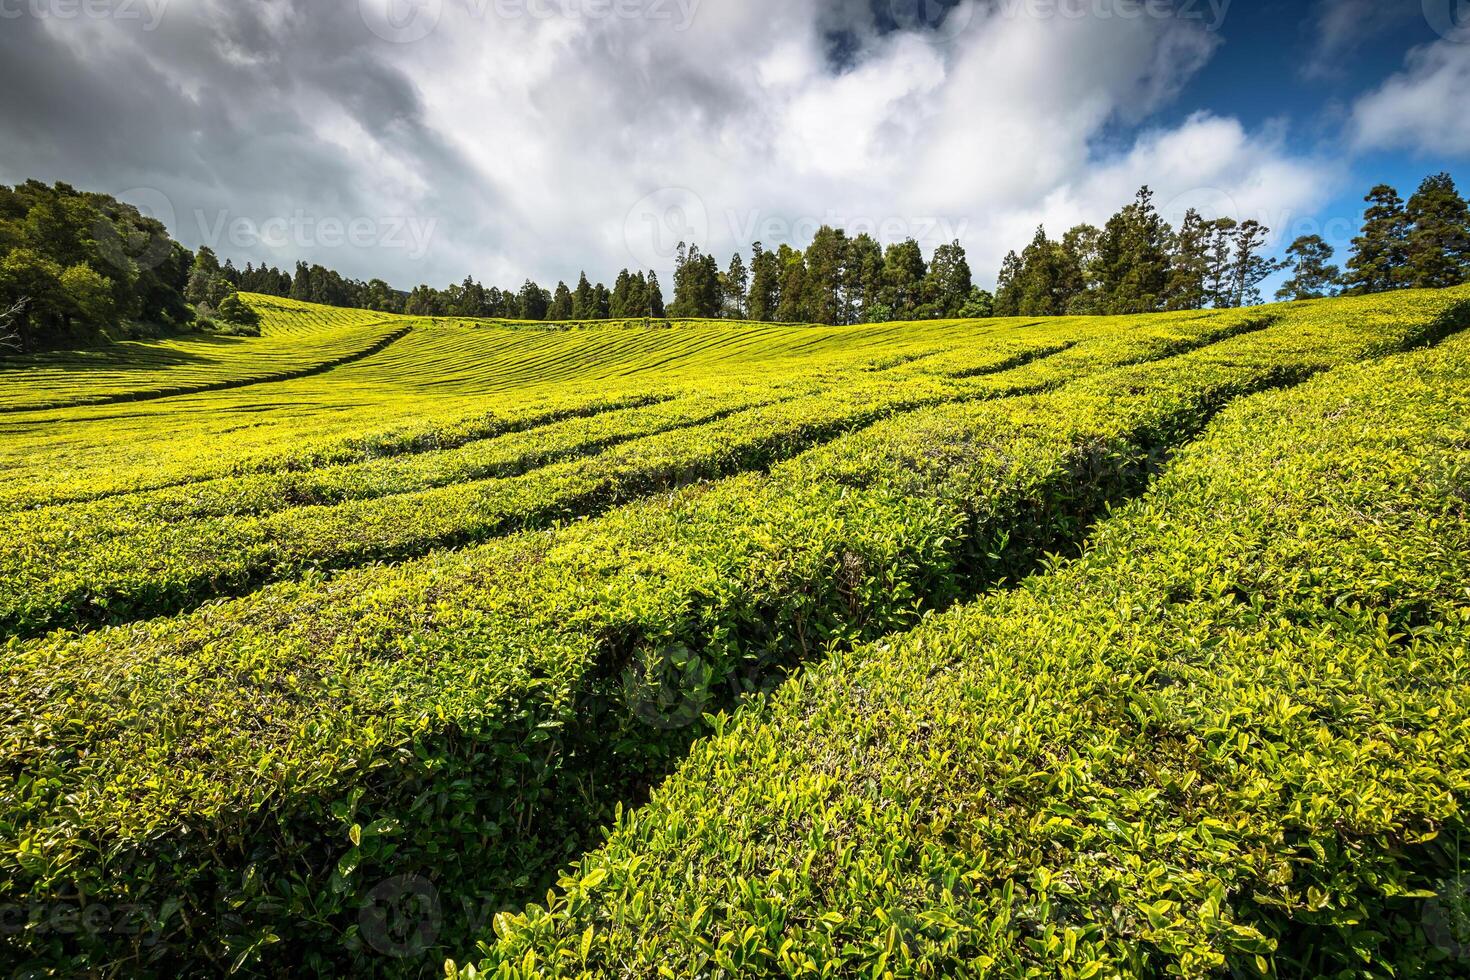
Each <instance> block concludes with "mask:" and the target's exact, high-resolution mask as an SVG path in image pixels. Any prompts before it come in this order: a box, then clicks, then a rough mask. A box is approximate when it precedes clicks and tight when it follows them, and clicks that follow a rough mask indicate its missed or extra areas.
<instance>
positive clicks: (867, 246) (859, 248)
mask: <svg viewBox="0 0 1470 980" xmlns="http://www.w3.org/2000/svg"><path fill="white" fill-rule="evenodd" d="M844 291H845V292H846V294H847V302H848V319H849V321H851V322H861V323H871V322H873V311H875V310H878V309H879V308H880V307H881V306H882V303H883V246H882V245H879V244H878V240H877V239H876V238H874V237H873V236H872V235H869V234H868V233H867V232H863V233H862V234H860V235H858V236H857V237H855V238H853V239H852V240H851V241H850V242H848V244H847V282H846V285H845V287H844Z"/></svg>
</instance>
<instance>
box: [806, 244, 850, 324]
mask: <svg viewBox="0 0 1470 980" xmlns="http://www.w3.org/2000/svg"><path fill="white" fill-rule="evenodd" d="M847 244H848V243H847V234H846V233H845V232H843V231H842V230H841V229H840V228H833V227H831V226H829V225H823V226H822V227H821V228H818V229H817V233H816V234H815V235H814V236H813V237H812V243H811V245H810V246H808V247H807V250H806V279H805V290H806V297H805V303H804V304H803V305H804V306H805V307H806V317H805V319H807V320H808V321H810V322H812V323H829V324H841V323H847V322H848V320H847V317H848V314H849V311H848V306H847V302H846V296H845V293H844V285H845V280H846V269H847Z"/></svg>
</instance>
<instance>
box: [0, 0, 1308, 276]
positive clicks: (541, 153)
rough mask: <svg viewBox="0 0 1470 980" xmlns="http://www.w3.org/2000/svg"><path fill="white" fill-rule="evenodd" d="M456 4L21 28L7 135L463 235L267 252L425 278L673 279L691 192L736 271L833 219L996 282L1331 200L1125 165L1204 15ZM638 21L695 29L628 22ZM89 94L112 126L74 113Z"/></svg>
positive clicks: (1218, 147) (1250, 147) (31, 148)
mask: <svg viewBox="0 0 1470 980" xmlns="http://www.w3.org/2000/svg"><path fill="white" fill-rule="evenodd" d="M364 2H370V3H378V2H380V0H364ZM432 6H433V4H430V5H429V7H428V8H424V9H430V8H432ZM900 6H901V4H900ZM440 9H441V10H442V16H441V18H440V20H439V22H438V25H437V27H436V29H434V30H433V31H432V32H430V33H429V34H428V35H427V36H425V37H423V38H422V39H421V40H417V41H415V42H412V43H401V44H395V43H388V42H386V41H384V40H381V39H380V38H379V37H377V36H374V35H373V34H372V33H371V32H370V31H369V29H368V28H367V26H366V25H365V23H364V22H363V19H362V18H361V17H360V16H359V14H358V11H357V4H356V2H354V0H339V2H337V3H333V4H326V3H322V2H321V0H310V2H307V0H269V2H264V3H260V4H253V5H248V6H242V5H236V4H233V3H228V4H227V3H226V2H225V0H187V2H185V0H179V2H178V3H176V4H175V6H173V7H171V8H170V11H169V13H168V15H167V16H166V17H165V20H164V22H163V24H162V25H161V27H160V29H159V30H158V31H157V32H156V33H146V32H138V31H126V30H125V28H123V27H120V26H118V25H115V24H106V23H99V24H91V25H86V30H82V29H80V28H79V27H75V26H74V25H68V24H49V25H46V26H45V29H44V31H42V32H41V33H40V34H39V35H38V34H37V33H36V32H35V30H34V25H23V28H25V30H23V31H22V33H27V32H28V33H29V36H28V37H19V36H13V37H12V38H11V39H7V38H5V37H0V84H5V85H6V87H7V90H9V91H17V90H18V91H22V92H24V91H26V90H27V86H29V85H37V84H41V83H40V82H38V81H36V80H34V79H35V78H43V76H44V78H49V79H52V80H54V85H53V86H52V90H50V91H48V93H47V95H46V97H45V98H42V99H39V100H36V102H37V105H38V106H39V108H37V109H36V111H37V112H43V113H45V114H46V115H45V118H44V119H41V120H39V121H38V120H36V119H26V118H22V117H21V113H22V112H24V111H28V110H27V108H26V106H27V105H28V103H27V100H14V101H13V102H12V105H11V106H9V107H6V106H3V105H0V127H3V128H5V130H6V131H7V133H11V132H13V133H16V134H17V136H18V137H19V138H18V139H14V140H10V141H7V143H5V144H3V145H0V178H8V179H10V180H15V179H19V178H22V177H26V176H38V177H41V178H44V179H56V178H61V179H67V180H72V181H75V182H78V183H83V184H85V185H87V186H95V187H98V188H99V189H102V190H120V189H123V188H126V187H131V186H147V187H154V188H158V189H160V190H162V191H163V192H164V193H165V194H167V195H168V196H169V197H170V198H171V199H173V200H174V201H175V204H176V208H177V210H178V211H179V212H180V214H181V215H190V214H192V213H193V211H194V210H196V209H204V210H206V211H208V212H210V213H214V212H215V211H217V210H219V209H229V210H230V211H231V212H232V213H236V214H239V213H243V214H246V215H252V216H255V215H259V216H271V215H276V214H283V213H284V214H289V213H291V212H292V211H294V210H296V209H303V210H305V211H306V212H307V213H308V214H311V215H328V214H330V215H338V216H342V217H347V218H351V217H353V216H357V215H368V216H388V215H411V216H414V217H416V218H418V219H419V220H420V221H421V222H424V221H430V220H432V221H435V222H437V224H436V229H437V230H436V233H435V235H434V237H433V240H432V241H431V242H430V243H429V250H428V252H427V253H426V255H425V256H424V258H423V259H422V261H408V260H407V256H406V255H405V254H404V253H403V252H393V251H390V250H386V249H382V248H357V249H354V248H350V247H339V248H313V249H301V248H296V247H294V246H287V247H284V248H280V249H276V250H274V251H270V252H268V253H262V252H261V251H258V250H257V251H256V252H254V253H253V254H251V255H241V256H240V257H241V258H246V257H250V258H254V259H256V260H259V259H261V258H270V259H271V260H272V261H276V262H285V263H289V262H291V261H294V259H295V258H296V257H298V254H303V255H304V256H305V257H307V258H309V259H311V260H313V261H319V262H322V263H323V264H326V265H331V266H335V267H337V268H340V269H342V270H343V271H344V272H347V273H349V274H355V275H359V276H369V275H380V276H383V277H384V278H387V279H389V281H391V282H393V283H395V284H396V285H400V286H411V285H413V284H414V283H416V282H418V281H428V282H432V283H435V284H443V283H447V282H449V281H452V280H457V279H459V278H462V277H463V276H464V275H465V274H474V275H476V276H477V277H479V278H481V279H483V280H485V281H487V282H492V283H496V284H501V285H513V284H514V283H516V282H519V280H520V279H521V278H523V277H525V276H533V277H535V278H537V279H538V280H540V281H542V282H543V283H548V284H549V283H554V282H555V281H556V279H558V278H570V277H574V276H575V275H576V274H577V272H578V270H580V269H583V268H585V269H587V271H588V272H589V274H591V275H593V276H594V277H598V278H605V279H610V277H611V276H612V275H613V274H614V273H615V272H616V270H617V269H618V268H620V267H622V266H624V265H631V264H638V263H640V262H645V261H654V260H656V259H658V258H660V257H663V259H664V261H665V262H667V264H671V262H668V260H667V256H668V254H669V249H670V248H671V246H672V244H673V241H674V240H675V239H674V238H673V237H669V236H665V237H668V238H669V240H668V241H661V242H660V243H659V244H660V246H661V250H658V249H654V248H653V242H652V241H651V240H649V239H648V238H647V236H648V234H649V231H648V226H647V224H646V222H644V221H643V220H642V219H643V218H644V217H646V216H645V215H641V214H638V213H637V212H636V211H635V212H633V213H632V217H631V218H630V209H634V207H635V205H636V204H637V203H638V202H640V201H645V200H647V199H648V197H649V195H650V194H653V193H654V192H657V191H659V190H660V189H666V188H682V189H686V190H685V191H681V192H678V193H675V194H672V195H667V194H666V195H663V196H660V197H658V198H656V199H655V200H658V201H662V202H672V204H663V205H660V206H668V207H670V208H673V207H674V206H675V205H677V207H678V208H679V209H681V210H678V211H677V212H675V211H673V210H671V211H670V216H673V215H674V214H675V213H677V215H678V216H679V217H680V220H684V219H685V218H689V219H691V224H692V226H693V227H695V228H696V229H699V230H701V231H702V230H703V229H704V228H706V227H707V228H708V236H707V240H706V241H704V242H701V244H702V245H703V246H705V247H707V248H708V249H710V250H711V251H714V252H716V253H717V254H719V255H720V256H721V259H722V261H723V259H724V257H726V256H728V254H729V252H730V251H731V250H733V249H735V248H740V249H746V248H748V246H749V244H750V240H751V238H752V237H760V238H762V239H764V240H765V242H766V244H767V245H775V244H779V242H780V241H781V240H782V239H783V238H790V239H794V240H793V242H792V243H793V244H796V245H798V246H800V245H802V244H804V243H805V242H804V238H805V237H806V236H808V235H809V234H810V232H811V231H812V230H814V228H815V226H816V225H817V224H818V223H821V222H823V221H827V222H831V223H837V224H844V225H846V226H847V227H848V228H849V230H854V231H856V230H870V231H875V232H877V233H878V234H879V237H881V238H883V239H885V240H892V239H896V238H902V237H906V236H908V235H913V236H914V237H917V238H919V239H920V240H921V242H922V243H923V244H924V245H925V247H926V248H932V247H933V246H934V245H937V244H939V243H940V242H941V241H944V240H947V239H948V238H951V237H960V238H961V239H963V240H964V241H965V243H966V244H967V245H968V246H969V247H970V249H971V251H972V259H973V265H974V266H975V269H976V271H977V274H978V276H979V277H980V278H981V279H982V280H988V279H989V278H991V276H993V274H994V271H995V268H996V266H997V263H998V261H999V258H1000V256H1001V255H1002V254H1003V253H1004V251H1005V250H1006V249H1008V248H1011V247H1015V246H1019V245H1022V244H1024V242H1025V241H1026V240H1028V239H1029V236H1030V232H1031V229H1032V227H1034V225H1035V223H1036V221H1038V220H1046V221H1047V222H1048V224H1049V226H1055V230H1060V229H1061V227H1062V226H1063V225H1064V224H1066V223H1070V222H1071V221H1074V220H1081V219H1086V220H1091V221H1101V220H1103V219H1105V218H1106V216H1107V214H1109V213H1111V212H1112V211H1113V210H1115V209H1116V208H1117V207H1118V206H1120V205H1122V204H1123V203H1125V202H1126V201H1127V200H1128V199H1129V198H1130V197H1131V195H1132V193H1133V191H1134V190H1135V189H1136V187H1137V186H1138V185H1139V184H1141V183H1144V182H1146V181H1147V182H1151V183H1153V184H1154V185H1155V186H1156V189H1157V190H1158V191H1159V198H1160V202H1161V203H1164V202H1167V201H1168V200H1170V199H1172V198H1173V197H1176V196H1178V195H1180V194H1184V193H1186V192H1191V191H1198V190H1199V189H1200V188H1219V189H1221V192H1222V193H1224V194H1225V195H1226V196H1227V197H1228V198H1229V199H1231V200H1233V201H1238V202H1239V204H1240V206H1241V207H1245V208H1265V209H1268V210H1272V211H1275V212H1278V213H1279V212H1281V211H1284V210H1289V209H1291V208H1305V207H1309V206H1310V205H1311V204H1312V203H1314V202H1316V201H1317V200H1319V199H1320V197H1321V195H1322V192H1323V184H1324V181H1323V180H1322V179H1320V175H1317V176H1316V177H1314V175H1313V168H1314V167H1316V166H1317V164H1316V163H1315V162H1314V161H1306V160H1301V159H1298V158H1296V157H1294V156H1293V155H1292V153H1291V152H1290V151H1289V150H1288V149H1287V148H1286V146H1285V144H1284V142H1283V141H1282V140H1281V139H1280V137H1279V134H1276V133H1274V132H1265V133H1250V132H1247V131H1245V130H1244V129H1243V128H1242V127H1241V126H1240V125H1239V124H1238V123H1237V122H1235V121H1234V120H1230V119H1224V118H1218V117H1211V116H1195V117H1191V118H1189V119H1187V120H1186V121H1184V122H1183V123H1180V124H1179V125H1177V126H1175V127H1173V128H1170V129H1157V130H1150V131H1148V132H1146V133H1144V134H1143V135H1142V136H1140V137H1138V138H1137V140H1136V141H1135V142H1134V143H1133V145H1131V146H1127V145H1125V146H1123V147H1122V148H1121V149H1118V148H1116V147H1115V146H1114V148H1112V149H1109V150H1107V151H1102V150H1100V149H1098V147H1099V146H1101V145H1104V144H1107V145H1109V146H1113V145H1114V144H1115V143H1116V140H1117V132H1118V131H1119V130H1118V129H1117V128H1116V127H1118V126H1120V125H1121V126H1124V127H1126V126H1128V125H1131V124H1133V123H1136V122H1138V121H1141V120H1144V119H1147V118H1148V117H1149V115H1150V114H1151V113H1153V112H1154V111H1155V110H1157V109H1158V108H1160V107H1161V106H1164V105H1166V104H1168V103H1169V101H1170V100H1171V99H1172V97H1173V96H1174V95H1175V94H1176V93H1177V92H1178V90H1179V88H1180V86H1181V85H1182V84H1183V83H1184V82H1185V81H1187V80H1188V78H1189V77H1190V76H1191V75H1192V74H1193V73H1194V72H1195V71H1196V70H1198V69H1199V67H1201V66H1202V65H1203V64H1204V63H1205V61H1206V60H1208V58H1210V57H1211V56H1212V54H1213V52H1214V51H1215V49H1216V45H1217V44H1218V39H1217V36H1216V35H1214V34H1212V33H1211V32H1209V31H1207V30H1205V29H1204V26H1203V25H1201V24H1200V23H1198V22H1195V21H1190V20H1177V19H1170V18H1161V17H1154V16H1150V17H1132V18H1122V17H1107V18H1095V17H1088V18H1078V17H1062V16H1044V15H1043V16H1038V15H1034V14H1033V15H1026V14H1017V13H1016V11H1017V10H1024V9H1026V8H1025V5H1015V4H1010V5H995V4H982V3H980V2H979V0H966V2H965V3H963V4H961V5H960V6H959V7H956V8H955V9H954V10H953V11H951V13H950V15H949V17H948V19H947V20H946V21H945V23H944V25H943V28H944V29H943V30H940V31H938V32H931V31H926V30H919V29H917V27H916V25H912V24H910V25H908V26H909V27H910V28H911V29H906V30H899V31H896V32H890V33H887V34H880V33H879V32H878V31H877V30H875V28H874V20H873V15H872V9H873V8H872V7H871V6H870V5H869V4H868V3H866V2H859V0H845V2H843V3H836V4H834V3H832V2H829V0H738V2H734V0H702V2H696V0H685V2H684V3H683V4H682V5H681V4H680V3H679V2H674V0H667V2H666V0H658V2H657V3H656V4H655V3H654V0H641V6H640V3H639V2H637V0H602V2H597V0H523V2H512V0H506V2H502V3H497V2H496V0H442V2H441V3H440ZM633 9H641V10H642V11H643V12H644V13H645V14H647V13H649V12H651V11H668V12H670V14H671V16H670V17H669V18H667V19H658V18H652V17H649V16H643V17H628V16H620V15H619V12H620V11H624V12H626V11H629V10H633ZM895 9H897V7H895ZM1038 9H1040V10H1046V9H1050V8H1048V7H1047V6H1046V5H1041V6H1040V7H1038ZM506 11H511V12H513V13H514V12H515V11H519V13H518V14H515V15H512V16H506V15H505V12H506ZM548 11H569V12H571V14H572V16H566V15H564V14H563V13H555V14H554V15H552V16H546V15H545V14H546V13H547V12H548ZM1007 11H1008V12H1007ZM685 26H687V29H680V28H681V27H685ZM380 27H381V25H380ZM7 40H10V41H11V49H10V50H11V51H12V52H13V53H14V57H13V58H10V59H7V57H6V55H7V50H6V47H7V45H6V41H7ZM45 40H49V41H50V42H52V43H51V44H50V45H49V46H47V45H44V44H42V43H41V42H42V41H45ZM63 41H64V44H65V45H69V46H71V47H72V48H73V49H74V50H72V51H70V52H66V47H65V46H63V44H62V42H63ZM834 49H838V50H840V51H841V52H842V55H841V57H840V58H838V59H837V61H836V63H837V64H839V65H840V66H841V67H840V68H838V67H834V59H833V56H832V52H833V50H834ZM63 52H66V53H67V54H69V57H66V56H63ZM7 62H9V63H10V64H11V66H12V67H10V68H8V69H7V67H6V65H7ZM26 65H31V66H32V68H31V69H28V68H27V67H26ZM43 66H44V67H43ZM28 71H29V72H30V74H27V72H28ZM32 76H34V78H33V77H32ZM121 93H126V96H127V97H126V98H124V97H123V96H122V94H121ZM89 100H91V101H94V102H96V103H97V105H99V106H100V107H102V108H103V109H105V110H106V111H105V112H104V111H102V109H99V110H98V111H97V112H95V113H93V114H91V115H90V116H89V115H87V114H76V113H69V112H68V111H66V110H67V107H68V106H72V105H84V104H86V103H87V102H88V101H89ZM7 113H10V114H11V115H10V116H7ZM1123 131H1126V130H1123ZM134 158H135V159H134ZM655 217H658V216H655ZM670 224H671V223H670V222H665V223H664V225H665V226H669V225H670ZM179 230H180V233H181V235H182V237H184V238H185V239H186V241H189V242H190V243H191V244H198V243H199V235H198V234H197V233H196V231H197V229H195V228H192V227H184V228H181V229H179ZM630 230H631V236H632V238H633V239H634V240H633V241H630V240H629V234H630ZM662 230H665V231H666V230H667V227H664V228H663V229H662ZM221 251H222V252H224V253H225V254H237V255H238V254H239V252H238V250H234V249H231V248H230V246H229V245H228V243H226V244H225V245H224V247H222V249H221ZM650 251H655V252H656V253H657V254H655V255H654V256H653V258H649V254H650ZM666 270H667V266H666V265H665V266H664V268H662V269H661V270H660V271H661V272H663V271H666Z"/></svg>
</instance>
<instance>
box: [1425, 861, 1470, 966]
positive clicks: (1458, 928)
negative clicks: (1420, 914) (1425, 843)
mask: <svg viewBox="0 0 1470 980" xmlns="http://www.w3.org/2000/svg"><path fill="white" fill-rule="evenodd" d="M1435 891H1436V892H1438V893H1439V894H1438V895H1437V896H1435V897H1434V898H1431V899H1430V900H1429V901H1428V902H1426V903H1425V905H1424V935H1425V936H1426V937H1427V938H1428V939H1429V941H1430V942H1431V943H1433V944H1434V946H1435V948H1436V949H1438V950H1439V951H1440V952H1441V953H1444V954H1445V955H1446V956H1452V957H1454V958H1456V959H1460V960H1470V875H1457V876H1456V877H1454V878H1450V879H1448V880H1447V881H1441V882H1440V883H1439V887H1438V888H1436V889H1435Z"/></svg>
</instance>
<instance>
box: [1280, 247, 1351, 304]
mask: <svg viewBox="0 0 1470 980" xmlns="http://www.w3.org/2000/svg"><path fill="white" fill-rule="evenodd" d="M1333 252H1334V250H1333V248H1332V246H1331V245H1329V244H1327V242H1325V241H1324V240H1323V239H1322V236H1321V235H1302V236H1301V237H1300V238H1298V239H1297V240H1296V241H1294V242H1292V243H1291V245H1290V247H1288V248H1287V250H1286V257H1287V263H1286V264H1287V267H1288V268H1289V269H1291V271H1292V276H1291V278H1290V279H1288V280H1286V282H1284V283H1282V285H1281V288H1280V289H1278V290H1277V291H1276V298H1277V299H1280V300H1299V299H1321V298H1322V297H1324V296H1331V295H1334V294H1335V293H1336V292H1337V288H1336V287H1337V280H1338V276H1339V274H1340V273H1341V271H1342V270H1341V269H1339V268H1338V267H1337V266H1335V265H1329V264H1328V263H1329V262H1331V261H1332V256H1333Z"/></svg>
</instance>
